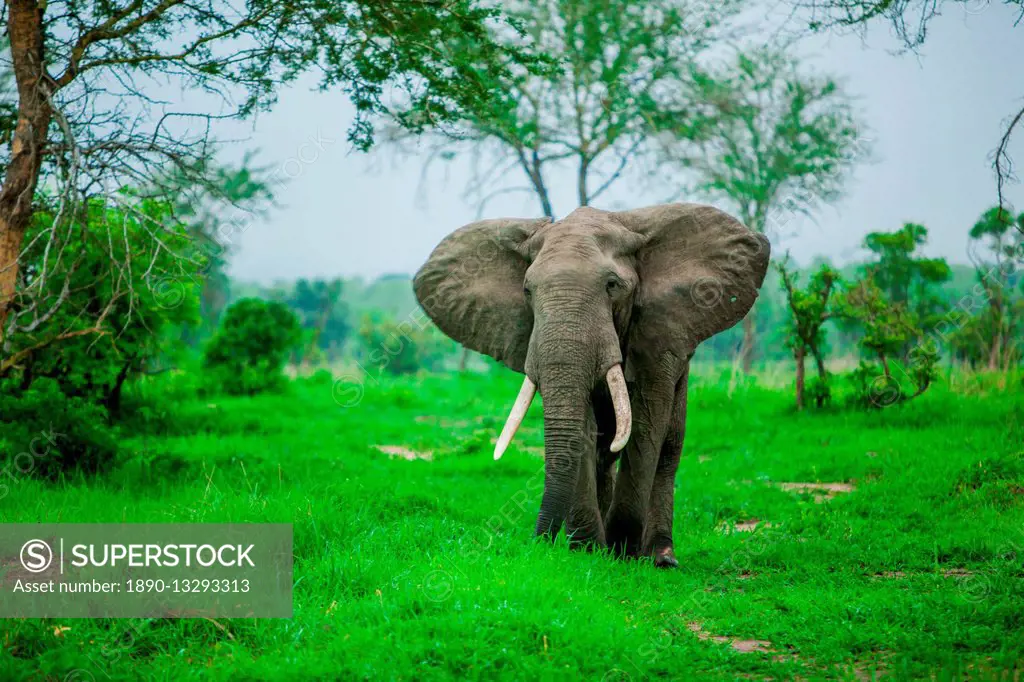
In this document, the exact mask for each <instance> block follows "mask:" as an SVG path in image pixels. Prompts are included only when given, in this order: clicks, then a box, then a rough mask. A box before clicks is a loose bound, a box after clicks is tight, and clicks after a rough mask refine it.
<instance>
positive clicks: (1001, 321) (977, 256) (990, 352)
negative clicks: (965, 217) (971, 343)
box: [962, 206, 1024, 370]
mask: <svg viewBox="0 0 1024 682" xmlns="http://www.w3.org/2000/svg"><path fill="white" fill-rule="evenodd" d="M1015 228H1016V229H1015ZM970 237H971V242H970V248H969V249H968V253H969V254H970V256H971V260H972V262H973V263H974V268H975V275H976V277H977V279H978V284H979V285H980V286H981V288H982V290H983V292H984V296H983V298H984V300H985V302H986V304H987V305H986V306H985V308H984V310H982V311H981V312H980V313H979V314H978V315H976V316H975V318H976V319H974V320H972V321H971V322H970V323H969V324H968V323H966V322H965V324H966V326H967V327H969V331H970V332H972V333H974V334H976V336H977V341H978V342H980V344H983V346H984V347H985V353H984V355H985V356H986V364H987V365H988V368H989V369H991V370H996V369H999V368H1001V367H1004V366H1007V365H1009V364H1010V362H1011V361H1013V360H1015V359H1017V358H1018V357H1019V349H1018V348H1017V347H1016V343H1017V341H1018V340H1017V338H1016V337H1017V336H1018V335H1019V333H1020V322H1021V318H1022V317H1024V296H1022V295H1024V277H1021V273H1020V271H1019V268H1020V265H1021V263H1024V213H1021V214H1020V215H1019V216H1017V217H1016V218H1014V217H1013V214H1012V213H1011V212H1010V211H1009V210H1007V209H1003V208H1001V207H999V206H994V207H992V208H990V209H989V210H987V211H985V213H983V214H982V216H981V217H980V218H979V219H978V221H977V222H976V223H975V224H974V226H973V227H972V228H971V232H970ZM962 337H963V338H966V336H965V335H962Z"/></svg>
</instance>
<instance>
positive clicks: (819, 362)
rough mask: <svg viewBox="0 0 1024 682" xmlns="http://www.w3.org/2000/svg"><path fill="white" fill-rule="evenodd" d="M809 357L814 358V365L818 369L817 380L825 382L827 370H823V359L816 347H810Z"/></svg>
mask: <svg viewBox="0 0 1024 682" xmlns="http://www.w3.org/2000/svg"><path fill="white" fill-rule="evenodd" d="M811 356H812V357H814V364H815V366H816V367H817V368H818V379H820V380H821V382H822V383H825V380H826V379H827V378H828V370H826V369H825V358H824V356H822V354H821V351H820V350H819V349H818V346H817V345H812V346H811Z"/></svg>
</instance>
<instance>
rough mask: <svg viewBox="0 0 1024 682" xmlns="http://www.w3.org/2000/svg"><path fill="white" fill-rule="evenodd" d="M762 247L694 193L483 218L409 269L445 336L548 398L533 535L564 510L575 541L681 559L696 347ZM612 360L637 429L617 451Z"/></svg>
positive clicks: (670, 561)
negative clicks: (676, 496) (675, 540)
mask: <svg viewBox="0 0 1024 682" xmlns="http://www.w3.org/2000/svg"><path fill="white" fill-rule="evenodd" d="M768 256H769V246H768V241H767V239H765V238H764V236H763V235H760V234H756V233H754V232H752V231H750V230H748V229H747V228H746V227H744V226H743V225H742V224H741V223H739V222H738V221H736V220H735V219H733V218H732V217H730V216H729V215H727V214H725V213H723V212H721V211H719V210H717V209H715V208H713V207H711V206H702V205H698V204H667V205H661V206H652V207H648V208H643V209H638V210H634V211H623V212H617V213H616V212H607V211H601V210H597V209H594V208H589V207H584V208H579V209H577V210H575V211H573V212H572V213H571V214H570V215H568V216H566V217H565V218H564V219H563V220H560V221H557V222H550V221H548V220H546V219H544V220H517V219H499V220H485V221H481V222H477V223H473V224H471V225H467V226H465V227H463V228H461V229H459V230H456V231H455V232H453V233H452V234H450V235H449V236H448V237H446V238H445V239H444V240H443V241H442V242H441V244H440V245H438V247H437V248H436V249H435V250H434V252H433V253H432V254H431V256H430V259H429V260H428V261H427V262H426V264H425V265H424V266H423V267H422V268H421V269H420V271H419V272H418V273H417V274H416V278H415V281H414V286H415V289H416V297H417V298H418V299H419V301H420V304H421V305H422V306H423V309H424V310H425V311H426V313H427V314H428V315H429V316H430V318H431V319H432V320H433V321H434V322H435V323H436V324H437V326H438V327H439V328H440V329H441V330H442V331H444V332H445V333H446V334H447V335H448V336H450V337H452V338H453V339H455V340H456V341H458V342H460V343H462V344H463V345H465V346H468V347H469V348H472V349H473V350H476V351H479V352H481V353H485V354H487V355H490V356H491V357H493V358H495V359H497V360H499V361H500V362H502V363H504V364H505V365H507V366H508V367H510V368H511V369H514V370H516V371H517V372H524V373H525V374H527V375H528V376H529V377H530V378H531V379H532V380H533V381H534V383H535V384H536V385H537V386H538V390H539V391H540V393H541V396H542V397H543V401H544V458H545V465H544V468H545V478H544V494H543V498H542V500H541V507H540V514H539V516H538V519H537V527H536V532H537V534H538V535H547V536H549V537H552V538H553V537H554V536H555V535H556V534H557V533H558V531H559V530H560V529H561V527H562V524H563V523H565V524H566V530H567V532H568V533H569V535H570V537H571V541H572V543H573V544H585V545H588V546H590V545H593V544H597V545H607V546H609V547H611V548H612V549H613V550H614V551H615V552H616V553H618V554H619V555H621V556H639V555H645V556H652V557H653V558H654V560H655V563H656V564H657V565H659V566H675V565H677V563H676V560H675V557H674V555H673V550H672V515H673V492H674V481H675V474H676V468H677V467H678V464H679V457H680V454H681V451H682V446H683V433H684V422H685V417H686V384H687V375H688V367H689V362H690V358H691V357H692V356H693V352H694V350H695V349H696V347H697V344H699V343H700V342H701V341H703V340H704V339H707V338H708V337H710V336H712V335H713V334H716V333H718V332H720V331H722V330H725V329H728V328H729V327H732V326H733V325H734V324H736V323H737V322H739V321H740V320H741V319H742V318H743V316H744V315H746V313H747V311H749V310H750V307H751V306H752V305H753V303H754V300H755V299H756V298H757V292H758V289H759V287H760V286H761V283H762V282H763V280H764V276H765V271H766V269H767V267H768ZM617 363H621V364H622V365H623V368H624V371H625V376H626V380H627V386H628V388H629V395H630V405H631V407H632V414H633V430H632V436H631V438H630V440H629V442H628V444H627V445H626V447H625V449H624V450H623V451H622V452H621V453H612V452H611V451H610V449H609V445H610V443H611V440H612V436H613V434H614V433H615V416H614V413H613V411H612V405H611V400H610V398H609V393H608V389H607V386H606V383H605V375H606V373H607V371H608V369H609V368H610V367H612V366H613V365H615V364H617ZM513 397H514V396H509V404H510V405H511V403H512V399H513ZM620 454H621V462H620V463H619V468H618V473H617V475H616V473H615V471H614V465H615V462H616V461H617V460H619V459H620V457H619V455H620Z"/></svg>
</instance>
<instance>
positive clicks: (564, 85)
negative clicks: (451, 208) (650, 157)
mask: <svg viewBox="0 0 1024 682" xmlns="http://www.w3.org/2000/svg"><path fill="white" fill-rule="evenodd" d="M740 4H741V0H725V1H724V2H720V3H716V4H714V5H713V6H712V5H709V4H707V3H700V2H695V1H693V0H652V1H651V2H645V3H637V2H633V1H632V0H541V1H539V2H524V1H521V0H520V1H517V2H515V3H511V4H509V5H506V8H507V11H508V13H509V15H510V16H511V17H512V18H513V19H514V20H515V21H516V23H517V25H519V26H521V27H522V28H523V30H524V31H525V34H526V35H527V36H528V37H529V38H530V40H531V42H532V43H533V44H535V45H537V46H538V47H539V48H540V49H542V50H543V51H544V52H545V53H546V54H547V55H549V56H550V57H552V58H553V59H554V60H555V62H556V68H554V69H549V70H545V71H542V72H534V73H530V72H528V71H526V70H524V69H519V70H517V71H516V72H515V73H514V74H512V75H511V76H506V77H503V78H499V79H495V80H494V81H493V82H492V88H493V89H494V90H495V91H496V92H500V93H502V96H500V97H496V98H493V99H491V100H487V101H486V102H482V106H479V107H475V108H469V109H467V110H466V118H465V119H464V120H463V124H464V127H465V129H466V132H465V134H464V135H461V136H460V137H459V138H457V139H451V138H450V137H438V138H437V140H436V144H435V146H434V150H433V154H432V156H431V160H430V161H428V166H429V165H430V164H431V163H432V162H433V161H434V160H437V159H441V160H448V159H451V158H453V157H454V156H455V155H458V154H460V153H463V152H466V151H468V152H469V153H470V154H471V155H472V156H473V163H474V165H475V170H476V172H475V173H474V179H473V180H472V181H471V184H470V185H469V186H468V187H467V188H466V193H467V196H469V197H473V198H475V199H476V200H477V201H478V203H479V210H480V211H481V212H482V211H483V208H484V207H485V205H486V203H487V202H488V201H489V200H490V199H491V198H493V197H495V196H497V195H499V194H508V193H512V192H528V193H532V194H533V195H534V196H536V198H537V202H538V206H539V208H540V212H541V213H542V214H543V215H545V216H548V217H549V218H552V219H554V217H555V206H554V204H553V201H552V198H551V193H550V182H551V177H552V176H553V175H554V174H556V173H558V172H559V171H560V170H563V169H566V168H568V169H569V171H570V172H571V173H572V176H573V182H574V185H575V187H576V202H577V204H578V205H580V206H586V205H589V204H591V203H592V202H594V201H596V200H598V199H599V198H600V197H602V196H603V195H604V194H605V192H606V191H607V190H608V189H609V188H610V187H612V186H613V185H614V184H615V182H616V181H618V180H619V179H620V178H621V177H622V176H623V175H624V174H625V173H627V172H629V171H630V170H631V167H633V166H635V165H636V164H637V163H639V162H640V161H641V160H642V159H643V158H644V157H645V156H646V155H647V154H648V153H649V152H651V151H653V149H654V144H653V143H654V142H655V137H656V136H657V135H658V134H661V133H667V132H671V133H672V134H673V135H674V136H675V137H677V138H680V139H691V138H695V137H699V136H700V135H701V134H704V132H705V131H706V130H708V128H709V126H708V124H709V121H708V120H707V118H706V113H707V112H706V107H704V106H703V103H701V101H700V99H699V98H697V97H688V96H686V94H685V93H693V92H694V89H693V84H692V81H691V78H690V73H691V70H692V69H693V65H694V64H695V63H696V61H697V60H698V59H700V58H701V57H702V55H705V54H706V53H707V52H708V51H709V50H710V49H711V48H712V47H714V46H715V45H716V44H718V43H719V42H720V41H721V40H722V39H724V38H725V36H726V35H727V34H728V33H729V31H730V30H731V29H730V26H731V24H730V21H731V19H732V17H733V16H734V15H735V13H736V12H737V11H738V9H739V7H740ZM496 39H499V40H508V39H509V36H508V35H507V31H499V32H498V34H496ZM514 42H515V41H514V39H513V43H514ZM402 141H404V138H403V137H402V136H397V138H396V139H395V142H396V143H399V144H400V143H401V142H402ZM517 175H518V176H519V177H520V178H521V179H522V182H519V183H515V184H513V183H512V182H510V181H509V178H510V177H515V176H517Z"/></svg>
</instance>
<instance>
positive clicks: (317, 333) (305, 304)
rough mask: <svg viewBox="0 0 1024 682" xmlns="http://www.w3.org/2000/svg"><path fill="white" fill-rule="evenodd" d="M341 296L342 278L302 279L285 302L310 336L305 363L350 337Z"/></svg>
mask: <svg viewBox="0 0 1024 682" xmlns="http://www.w3.org/2000/svg"><path fill="white" fill-rule="evenodd" d="M341 293H342V281H341V280H340V279H333V280H330V281H326V280H322V279H314V280H312V281H310V280H307V279H300V280H299V281H297V282H296V283H295V288H294V289H293V290H292V291H291V293H290V294H289V295H288V296H287V298H286V302H287V303H288V305H289V306H291V308H292V309H293V310H295V311H296V313H297V314H298V316H299V321H300V324H301V325H302V328H303V329H304V330H306V332H307V333H308V337H307V341H306V349H305V352H304V353H303V357H302V360H301V361H302V362H303V363H308V362H310V361H311V360H312V358H313V354H314V351H315V350H316V349H324V350H326V349H328V348H330V347H332V346H334V347H337V346H340V345H341V344H342V343H344V341H345V339H346V337H347V336H348V334H349V331H350V329H349V322H348V306H347V305H345V303H344V301H342V300H341Z"/></svg>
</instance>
